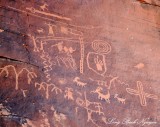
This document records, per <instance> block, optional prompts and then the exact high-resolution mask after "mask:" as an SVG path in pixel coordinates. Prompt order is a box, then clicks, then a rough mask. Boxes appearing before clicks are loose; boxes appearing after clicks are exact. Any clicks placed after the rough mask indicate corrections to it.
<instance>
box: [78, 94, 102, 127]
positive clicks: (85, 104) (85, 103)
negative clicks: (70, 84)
mask: <svg viewBox="0 0 160 127" xmlns="http://www.w3.org/2000/svg"><path fill="white" fill-rule="evenodd" d="M76 103H77V105H78V106H80V107H82V108H84V109H86V112H87V122H91V123H93V124H94V125H95V126H97V127H99V125H98V124H97V123H96V122H95V121H94V120H93V118H92V115H93V113H95V114H97V115H100V116H101V115H102V116H103V115H104V113H103V111H102V109H103V107H102V104H101V103H99V102H91V101H89V100H88V99H87V96H86V92H84V100H82V99H81V98H79V97H78V98H77V99H76ZM91 106H93V108H90V107H91Z"/></svg>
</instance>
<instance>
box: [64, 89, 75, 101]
mask: <svg viewBox="0 0 160 127" xmlns="http://www.w3.org/2000/svg"><path fill="white" fill-rule="evenodd" d="M64 98H67V99H68V100H74V98H73V89H72V88H68V87H66V90H65V95H64Z"/></svg>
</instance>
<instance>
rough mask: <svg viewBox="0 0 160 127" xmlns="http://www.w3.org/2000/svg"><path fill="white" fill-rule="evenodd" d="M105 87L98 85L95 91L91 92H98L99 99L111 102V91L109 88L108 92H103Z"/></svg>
mask: <svg viewBox="0 0 160 127" xmlns="http://www.w3.org/2000/svg"><path fill="white" fill-rule="evenodd" d="M102 90H103V88H102V87H97V89H96V90H95V91H91V93H97V94H98V99H100V100H103V99H104V100H105V101H106V102H108V103H110V93H109V90H108V92H107V94H103V93H102Z"/></svg>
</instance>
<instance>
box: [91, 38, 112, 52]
mask: <svg viewBox="0 0 160 127" xmlns="http://www.w3.org/2000/svg"><path fill="white" fill-rule="evenodd" d="M92 48H93V49H94V50H95V51H96V52H98V53H105V54H108V53H109V52H110V51H111V46H110V44H109V43H107V42H105V41H101V40H95V41H93V42H92Z"/></svg>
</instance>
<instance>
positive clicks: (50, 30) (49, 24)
mask: <svg viewBox="0 0 160 127" xmlns="http://www.w3.org/2000/svg"><path fill="white" fill-rule="evenodd" d="M45 24H46V25H47V26H48V34H49V35H52V36H54V35H55V33H54V30H53V27H55V25H53V24H51V23H45Z"/></svg>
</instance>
